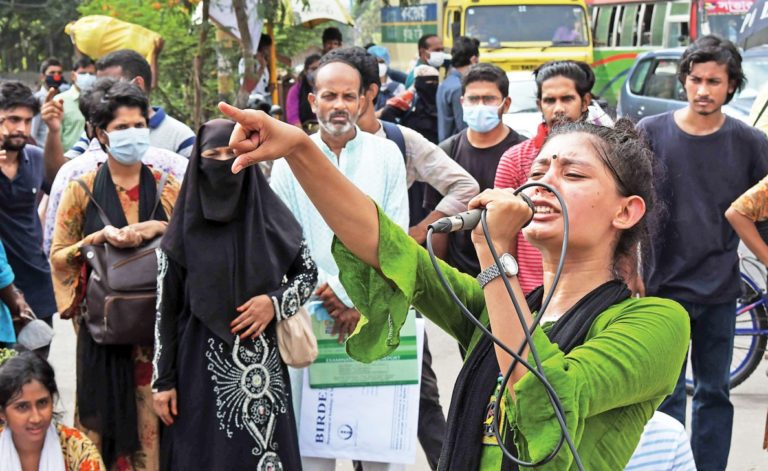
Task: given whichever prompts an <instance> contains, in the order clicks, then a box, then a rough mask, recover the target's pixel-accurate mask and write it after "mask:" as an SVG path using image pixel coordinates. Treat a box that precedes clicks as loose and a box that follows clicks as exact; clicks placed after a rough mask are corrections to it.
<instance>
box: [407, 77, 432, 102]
mask: <svg viewBox="0 0 768 471" xmlns="http://www.w3.org/2000/svg"><path fill="white" fill-rule="evenodd" d="M437 85H438V79H437V77H416V79H415V80H414V81H413V86H414V88H415V89H416V93H418V94H419V96H420V97H422V98H425V99H427V100H428V101H434V100H435V97H436V96H437Z"/></svg>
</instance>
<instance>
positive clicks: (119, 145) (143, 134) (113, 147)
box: [106, 128, 149, 165]
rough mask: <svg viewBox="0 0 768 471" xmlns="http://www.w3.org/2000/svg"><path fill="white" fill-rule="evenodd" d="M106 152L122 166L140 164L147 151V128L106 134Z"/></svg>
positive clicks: (121, 130)
mask: <svg viewBox="0 0 768 471" xmlns="http://www.w3.org/2000/svg"><path fill="white" fill-rule="evenodd" d="M106 135H107V136H108V137H109V145H108V146H107V152H109V155H111V156H112V157H114V158H115V160H117V161H118V162H120V163H121V164H123V165H133V164H136V163H138V162H141V158H142V157H144V154H146V153H147V149H149V128H128V129H120V130H119V131H112V132H108V133H106Z"/></svg>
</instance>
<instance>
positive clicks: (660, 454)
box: [624, 411, 696, 471]
mask: <svg viewBox="0 0 768 471" xmlns="http://www.w3.org/2000/svg"><path fill="white" fill-rule="evenodd" d="M668 470H669V471H696V464H695V463H694V461H693V453H692V452H691V444H690V439H689V438H688V434H686V433H685V427H683V424H681V423H680V422H678V421H677V420H676V419H674V418H672V417H670V416H668V415H667V414H665V413H663V412H659V411H656V412H654V414H653V417H651V420H649V421H648V423H647V424H646V425H645V428H644V429H643V435H642V436H641V437H640V443H638V444H637V448H636V449H635V452H634V453H633V454H632V458H630V460H629V463H627V466H626V467H625V468H624V471H668Z"/></svg>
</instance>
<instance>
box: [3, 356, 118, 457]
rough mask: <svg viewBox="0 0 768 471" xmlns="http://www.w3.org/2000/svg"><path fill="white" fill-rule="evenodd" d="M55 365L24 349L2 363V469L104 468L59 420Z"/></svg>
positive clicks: (86, 443)
mask: <svg viewBox="0 0 768 471" xmlns="http://www.w3.org/2000/svg"><path fill="white" fill-rule="evenodd" d="M58 397H59V393H58V388H57V386H56V379H55V377H54V373H53V368H51V365H49V364H48V362H47V361H45V360H44V359H43V358H42V357H40V356H38V355H37V354H36V353H33V352H25V353H22V354H20V355H18V356H12V357H11V358H9V359H7V360H5V361H4V362H0V467H2V469H3V471H33V470H34V471H104V469H105V468H104V463H103V462H102V461H101V456H99V452H98V450H96V447H95V446H94V445H93V443H92V442H91V441H90V440H89V439H88V437H86V436H84V435H83V434H82V433H80V432H79V431H78V430H75V429H73V428H70V427H67V426H64V425H62V424H57V423H56V422H57V419H58V418H59V417H57V414H56V413H55V412H54V405H55V404H56V400H57V399H58Z"/></svg>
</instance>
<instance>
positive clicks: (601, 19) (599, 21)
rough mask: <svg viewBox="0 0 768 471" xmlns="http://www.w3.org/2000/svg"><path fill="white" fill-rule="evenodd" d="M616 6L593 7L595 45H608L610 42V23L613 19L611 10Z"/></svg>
mask: <svg viewBox="0 0 768 471" xmlns="http://www.w3.org/2000/svg"><path fill="white" fill-rule="evenodd" d="M614 10H616V7H599V8H595V10H594V11H595V12H596V13H595V15H596V18H595V28H594V30H593V31H594V32H595V34H594V38H593V40H594V41H595V46H608V45H609V44H610V43H611V32H610V29H611V23H612V21H613V12H614Z"/></svg>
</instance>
